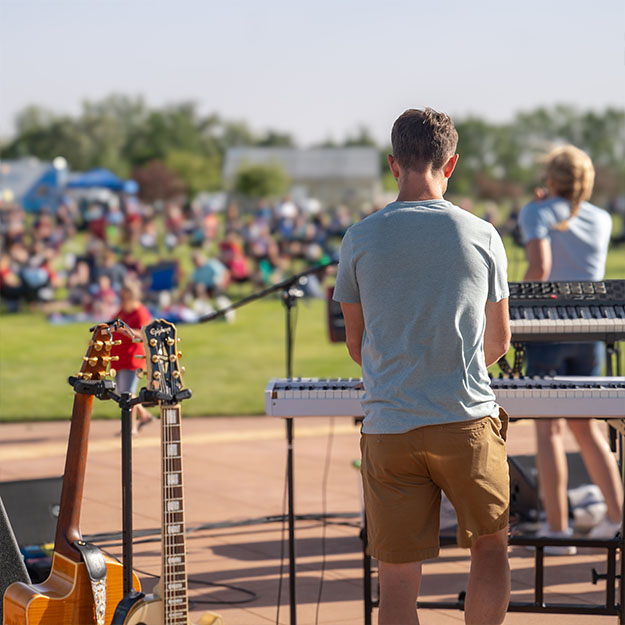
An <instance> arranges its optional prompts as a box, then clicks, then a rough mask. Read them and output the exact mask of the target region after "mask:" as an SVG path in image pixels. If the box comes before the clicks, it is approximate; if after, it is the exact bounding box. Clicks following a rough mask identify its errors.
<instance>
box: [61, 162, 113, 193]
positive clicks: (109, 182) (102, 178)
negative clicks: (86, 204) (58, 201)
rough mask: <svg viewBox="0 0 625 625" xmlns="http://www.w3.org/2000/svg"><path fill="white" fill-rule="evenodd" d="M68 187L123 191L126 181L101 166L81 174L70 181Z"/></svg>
mask: <svg viewBox="0 0 625 625" xmlns="http://www.w3.org/2000/svg"><path fill="white" fill-rule="evenodd" d="M67 187H68V188H69V189H87V188H93V187H99V188H104V189H111V190H112V191H121V190H122V189H123V188H124V181H123V180H122V179H121V178H118V177H117V176H116V175H115V174H114V173H113V172H112V171H109V170H108V169H104V168H103V167H100V168H98V169H92V170H90V171H88V172H85V173H84V174H80V175H79V176H78V177H77V178H74V179H73V180H72V181H70V182H68V184H67Z"/></svg>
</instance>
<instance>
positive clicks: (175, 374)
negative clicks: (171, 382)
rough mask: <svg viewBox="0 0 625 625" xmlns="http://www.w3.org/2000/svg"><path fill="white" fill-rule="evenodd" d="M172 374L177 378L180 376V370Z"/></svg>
mask: <svg viewBox="0 0 625 625" xmlns="http://www.w3.org/2000/svg"><path fill="white" fill-rule="evenodd" d="M172 375H173V376H174V378H175V379H176V380H177V379H178V378H179V377H180V371H174V372H173V373H172Z"/></svg>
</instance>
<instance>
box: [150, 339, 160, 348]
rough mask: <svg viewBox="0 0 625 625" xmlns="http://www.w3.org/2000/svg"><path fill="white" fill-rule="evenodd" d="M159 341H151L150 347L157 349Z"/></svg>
mask: <svg viewBox="0 0 625 625" xmlns="http://www.w3.org/2000/svg"><path fill="white" fill-rule="evenodd" d="M157 344H158V341H157V340H156V339H155V338H151V339H150V347H156V345H157Z"/></svg>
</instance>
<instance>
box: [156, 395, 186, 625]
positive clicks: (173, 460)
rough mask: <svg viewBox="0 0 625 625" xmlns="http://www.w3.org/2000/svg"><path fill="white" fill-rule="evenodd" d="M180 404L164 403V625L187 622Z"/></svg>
mask: <svg viewBox="0 0 625 625" xmlns="http://www.w3.org/2000/svg"><path fill="white" fill-rule="evenodd" d="M180 420H181V412H180V405H179V404H177V405H173V406H168V405H161V452H162V453H161V462H162V471H161V476H162V490H163V496H162V506H163V509H162V520H163V522H162V549H163V555H162V558H163V560H162V562H163V564H162V571H163V576H162V595H163V610H164V615H163V616H164V620H163V624H164V625H177V624H184V625H186V623H187V622H188V612H189V600H188V594H187V566H186V558H185V554H186V545H185V527H184V493H183V485H182V445H181V428H180Z"/></svg>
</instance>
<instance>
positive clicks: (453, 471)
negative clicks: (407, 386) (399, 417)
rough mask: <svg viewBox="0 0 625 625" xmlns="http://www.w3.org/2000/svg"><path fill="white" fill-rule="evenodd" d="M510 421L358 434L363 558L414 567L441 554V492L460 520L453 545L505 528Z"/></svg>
mask: <svg viewBox="0 0 625 625" xmlns="http://www.w3.org/2000/svg"><path fill="white" fill-rule="evenodd" d="M507 426H508V415H507V414H506V412H505V411H504V410H503V409H500V413H499V417H484V418H483V419H474V420H471V421H461V422H459V423H443V424H440V425H428V426H424V427H420V428H416V429H414V430H410V431H409V432H405V433H403V434H362V436H361V440H360V449H361V452H362V465H361V472H362V480H363V490H364V497H365V510H366V515H367V534H368V548H367V552H368V553H369V555H371V556H373V557H374V558H377V559H378V560H381V561H383V562H391V563H402V562H418V561H421V560H426V559H428V558H435V557H436V556H437V555H438V552H439V540H438V537H439V523H440V504H441V490H443V491H444V492H445V494H446V495H447V497H448V498H449V501H450V502H451V503H452V505H453V506H454V508H455V510H456V515H457V517H458V535H457V537H458V544H459V545H460V546H461V547H471V546H472V545H473V543H474V542H475V541H476V539H477V538H479V537H480V536H483V535H485V534H493V533H495V532H497V531H499V530H501V529H503V528H505V527H507V525H508V517H509V500H510V485H509V473H508V462H507V456H506V443H505V437H506V431H507Z"/></svg>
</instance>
